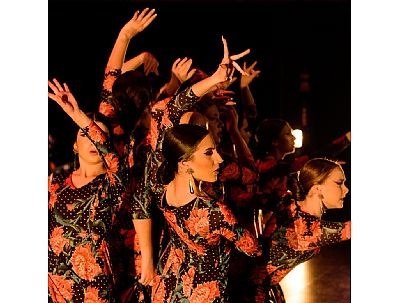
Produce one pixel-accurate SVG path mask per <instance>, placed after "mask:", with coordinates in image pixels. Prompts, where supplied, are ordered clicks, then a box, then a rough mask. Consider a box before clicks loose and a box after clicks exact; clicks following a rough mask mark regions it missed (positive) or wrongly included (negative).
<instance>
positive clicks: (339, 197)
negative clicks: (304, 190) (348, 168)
mask: <svg viewBox="0 0 400 303" xmlns="http://www.w3.org/2000/svg"><path fill="white" fill-rule="evenodd" d="M345 181H346V178H345V176H344V173H343V170H342V169H341V168H339V167H337V168H335V169H334V170H333V171H332V172H331V174H330V175H329V176H328V178H327V179H326V180H325V182H324V183H322V184H321V191H322V195H323V197H324V198H323V201H324V204H325V206H326V208H328V209H330V208H342V207H343V202H344V201H343V199H344V197H345V196H346V194H347V193H348V192H349V189H348V188H347V187H346V185H344V182H345Z"/></svg>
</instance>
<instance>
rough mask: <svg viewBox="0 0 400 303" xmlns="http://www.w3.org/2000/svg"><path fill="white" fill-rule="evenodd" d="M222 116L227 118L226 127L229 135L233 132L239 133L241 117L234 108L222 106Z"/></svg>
mask: <svg viewBox="0 0 400 303" xmlns="http://www.w3.org/2000/svg"><path fill="white" fill-rule="evenodd" d="M219 108H220V112H221V115H223V116H224V117H225V126H226V130H227V131H228V133H229V134H232V132H239V126H238V123H239V116H238V114H237V111H236V109H235V108H234V107H233V106H228V105H225V106H220V107H219Z"/></svg>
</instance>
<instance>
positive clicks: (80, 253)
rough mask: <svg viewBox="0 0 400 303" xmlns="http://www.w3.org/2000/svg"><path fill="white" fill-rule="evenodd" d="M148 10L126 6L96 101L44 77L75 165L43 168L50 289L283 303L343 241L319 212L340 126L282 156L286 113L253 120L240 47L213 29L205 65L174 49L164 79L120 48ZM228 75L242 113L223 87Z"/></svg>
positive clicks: (64, 293) (342, 192) (335, 201)
mask: <svg viewBox="0 0 400 303" xmlns="http://www.w3.org/2000/svg"><path fill="white" fill-rule="evenodd" d="M156 16H157V14H156V13H155V10H154V9H153V10H150V9H148V8H146V9H144V10H143V11H137V12H135V13H134V15H133V17H132V19H131V20H129V21H128V22H127V23H126V24H125V25H124V26H123V27H122V29H121V30H120V32H119V35H118V37H117V40H116V42H115V44H114V47H113V49H112V51H111V54H110V56H109V60H108V62H107V65H106V68H105V73H104V82H103V90H102V92H101V95H100V98H99V107H98V110H97V111H93V112H84V111H82V110H81V109H80V106H79V104H78V101H77V100H76V99H75V98H74V95H73V93H72V92H73V90H74V88H73V87H71V90H70V88H69V87H68V85H67V84H66V83H59V82H58V81H57V79H52V80H51V81H50V80H49V83H48V85H49V88H50V90H51V92H49V93H48V96H49V98H50V99H52V100H54V101H55V102H57V104H58V105H59V106H60V107H61V108H62V109H63V110H64V112H65V113H66V114H67V115H69V116H70V117H71V119H72V120H73V121H74V122H75V124H76V129H75V130H74V134H75V138H76V140H75V142H74V144H73V146H72V149H73V152H74V154H75V164H74V169H73V170H72V171H68V172H64V171H62V172H54V173H51V174H50V175H49V202H48V212H49V213H48V218H49V244H48V250H49V251H48V259H49V263H48V266H49V267H48V298H49V301H50V302H75V303H78V302H101V303H105V302H107V303H109V302H118V303H129V302H145V303H147V302H154V303H156V302H170V303H173V302H180V303H183V302H190V303H193V302H209V303H211V302H285V299H284V294H283V292H282V289H281V288H280V286H279V282H280V281H281V280H282V279H283V278H284V277H285V276H286V275H287V274H288V273H289V272H290V271H291V270H292V269H293V268H295V267H296V266H297V265H299V264H301V263H303V262H306V261H307V260H310V259H311V258H313V257H314V256H315V255H316V254H317V253H318V252H319V251H320V249H321V247H322V246H325V245H331V244H334V243H338V242H340V241H345V240H349V239H350V221H348V222H331V221H324V220H322V216H323V214H324V213H325V211H326V210H327V209H333V208H342V207H343V202H344V200H343V199H344V198H345V196H346V194H347V193H348V188H347V187H346V185H345V180H346V178H345V175H344V172H343V169H342V167H341V165H340V164H339V162H337V161H335V160H334V159H336V156H337V155H338V154H339V153H340V152H341V151H343V150H344V149H346V148H347V147H348V146H350V132H348V133H346V134H345V135H343V136H342V137H340V138H338V139H336V140H335V141H333V142H332V143H331V144H329V145H327V146H325V147H323V148H322V149H321V150H319V151H318V152H315V153H313V154H310V155H306V156H302V157H299V158H295V159H290V160H287V159H286V158H285V157H286V156H287V155H290V154H293V153H294V151H295V148H294V139H295V138H294V136H293V134H292V128H291V126H290V124H289V123H288V122H287V121H284V120H281V119H272V118H271V119H270V118H268V119H265V120H263V121H262V122H261V123H260V124H258V125H257V123H256V118H257V108H256V104H255V101H254V99H253V96H252V94H251V91H250V88H249V86H250V83H251V82H252V81H253V80H254V79H255V78H256V77H257V76H258V75H259V73H260V71H257V70H255V66H256V63H257V62H254V63H253V64H251V65H249V66H247V65H246V64H245V63H244V64H243V66H242V67H241V66H239V64H238V63H237V62H236V61H237V60H238V59H240V58H242V57H244V56H246V55H247V54H248V53H249V51H250V50H245V51H243V52H242V53H240V54H237V55H231V54H230V53H229V49H228V44H227V41H226V40H225V39H224V38H223V37H222V43H223V47H224V53H223V59H222V61H221V63H220V64H219V65H218V66H217V67H216V71H215V72H214V73H212V74H211V75H207V74H206V73H204V72H203V71H201V70H199V69H194V68H192V60H191V59H190V58H183V59H177V60H176V61H175V62H174V64H173V66H172V69H171V77H170V79H167V78H166V77H163V76H161V75H159V72H158V61H157V60H156V59H155V58H154V56H152V55H151V54H150V53H148V52H146V53H142V54H140V55H138V56H136V57H134V58H132V59H130V60H125V54H126V51H127V48H128V45H129V44H130V41H131V39H132V38H134V37H135V36H136V35H137V34H139V33H141V32H142V31H144V30H145V29H146V28H147V27H148V26H149V25H150V24H151V23H152V22H153V21H154V20H155V19H156ZM141 65H143V72H142V71H140V70H139V68H138V67H139V66H141ZM236 71H237V72H238V73H239V74H240V76H238V77H236V76H235V72H236ZM238 78H240V79H239V81H238V82H240V89H241V96H240V97H241V102H242V104H241V105H242V106H241V110H240V111H239V110H236V109H235V106H234V105H235V102H234V101H233V100H232V97H231V95H230V93H231V91H229V90H228V88H229V86H230V85H231V84H232V83H233V82H235V80H237V79H238ZM80 102H82V101H81V100H79V103H80ZM253 139H254V142H252V140H253Z"/></svg>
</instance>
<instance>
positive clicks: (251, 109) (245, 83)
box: [240, 61, 261, 133]
mask: <svg viewBox="0 0 400 303" xmlns="http://www.w3.org/2000/svg"><path fill="white" fill-rule="evenodd" d="M256 64H257V61H254V62H253V64H252V65H250V66H249V67H247V66H246V62H244V63H243V70H244V71H245V72H246V73H247V74H248V75H245V74H243V75H242V76H241V78H240V93H241V97H242V105H243V115H244V117H245V118H246V119H247V123H248V124H249V128H250V129H251V131H250V132H251V133H253V132H254V125H255V120H256V118H257V107H256V103H255V101H254V98H253V94H252V93H251V90H250V87H249V85H250V83H251V82H252V81H253V80H254V78H256V77H258V75H259V74H260V72H261V71H259V70H255V69H254V67H255V66H256Z"/></svg>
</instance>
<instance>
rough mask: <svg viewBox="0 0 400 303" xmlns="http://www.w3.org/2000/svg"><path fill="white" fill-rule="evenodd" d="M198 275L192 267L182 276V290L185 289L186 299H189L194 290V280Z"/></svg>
mask: <svg viewBox="0 0 400 303" xmlns="http://www.w3.org/2000/svg"><path fill="white" fill-rule="evenodd" d="M195 273H196V268H194V267H191V268H190V269H189V270H188V271H187V273H186V274H184V275H182V281H183V285H182V289H183V294H184V295H185V296H186V297H189V296H190V295H191V293H192V288H193V279H194V274H195Z"/></svg>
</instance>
